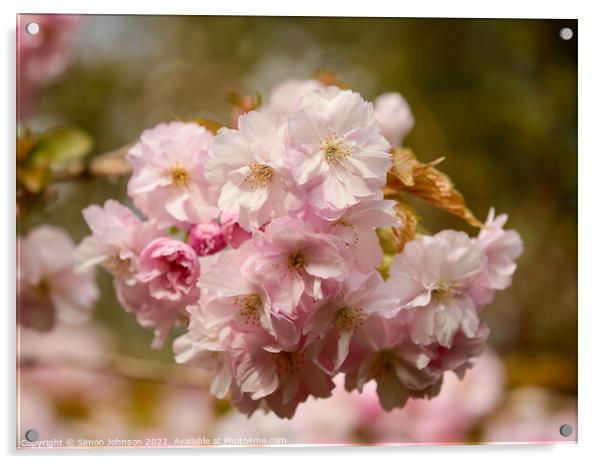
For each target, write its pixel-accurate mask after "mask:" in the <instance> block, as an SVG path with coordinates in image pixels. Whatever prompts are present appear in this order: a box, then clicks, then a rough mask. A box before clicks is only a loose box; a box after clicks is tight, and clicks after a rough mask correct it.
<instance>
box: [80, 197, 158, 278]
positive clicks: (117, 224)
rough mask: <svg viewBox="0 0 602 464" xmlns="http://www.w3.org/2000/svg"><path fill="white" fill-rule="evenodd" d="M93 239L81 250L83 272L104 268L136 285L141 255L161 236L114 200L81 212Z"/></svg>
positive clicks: (82, 246)
mask: <svg viewBox="0 0 602 464" xmlns="http://www.w3.org/2000/svg"><path fill="white" fill-rule="evenodd" d="M82 214H83V216H84V219H85V220H86V223H87V224H88V227H89V228H90V230H91V231H92V235H91V236H88V237H86V238H84V239H83V240H82V242H81V243H80V245H79V247H78V254H79V260H80V261H81V265H80V269H88V268H90V267H91V266H94V265H97V264H101V265H102V266H103V267H104V268H105V269H106V270H107V271H108V272H110V273H111V274H113V275H114V276H115V277H118V278H123V279H125V280H127V281H129V282H130V283H131V284H133V283H134V281H135V279H134V275H135V273H136V272H137V259H138V255H139V254H140V253H141V252H142V250H143V249H144V247H146V245H147V244H148V243H149V242H150V241H151V240H153V239H155V238H157V237H158V236H159V235H160V233H159V231H158V230H157V229H156V227H155V225H154V223H153V222H152V221H151V222H148V221H147V222H142V221H141V220H140V219H139V218H138V217H137V216H136V215H135V214H134V213H133V212H132V211H131V210H130V209H129V208H126V207H125V206H123V205H122V204H120V203H119V202H117V201H115V200H107V201H106V202H105V204H104V206H102V207H101V206H98V205H92V206H88V207H87V208H85V209H84V210H83V211H82Z"/></svg>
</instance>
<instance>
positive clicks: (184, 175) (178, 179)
mask: <svg viewBox="0 0 602 464" xmlns="http://www.w3.org/2000/svg"><path fill="white" fill-rule="evenodd" d="M170 174H171V180H172V182H173V185H174V186H175V187H178V188H179V187H188V182H189V178H188V177H189V176H188V171H186V169H184V168H183V167H182V166H180V165H179V164H176V165H175V166H174V167H173V168H172V169H171V172H170Z"/></svg>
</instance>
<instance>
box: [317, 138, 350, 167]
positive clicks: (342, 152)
mask: <svg viewBox="0 0 602 464" xmlns="http://www.w3.org/2000/svg"><path fill="white" fill-rule="evenodd" d="M320 151H321V152H322V155H323V156H324V158H325V159H326V161H327V162H328V163H340V162H341V160H342V159H343V158H346V157H347V156H349V154H350V152H349V150H348V149H347V148H345V144H344V140H343V138H342V137H337V136H335V135H329V136H328V137H326V138H325V139H324V140H322V143H321V144H320Z"/></svg>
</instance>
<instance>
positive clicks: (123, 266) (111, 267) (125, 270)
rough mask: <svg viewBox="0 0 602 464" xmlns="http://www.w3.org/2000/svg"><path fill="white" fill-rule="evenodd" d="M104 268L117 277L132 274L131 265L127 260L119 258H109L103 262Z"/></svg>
mask: <svg viewBox="0 0 602 464" xmlns="http://www.w3.org/2000/svg"><path fill="white" fill-rule="evenodd" d="M104 266H105V268H106V269H107V271H109V272H110V273H111V274H113V275H114V276H117V277H124V276H131V275H132V274H134V269H133V267H132V263H131V262H130V260H129V259H122V258H120V257H119V256H111V257H109V258H108V259H107V260H106V261H105V262H104Z"/></svg>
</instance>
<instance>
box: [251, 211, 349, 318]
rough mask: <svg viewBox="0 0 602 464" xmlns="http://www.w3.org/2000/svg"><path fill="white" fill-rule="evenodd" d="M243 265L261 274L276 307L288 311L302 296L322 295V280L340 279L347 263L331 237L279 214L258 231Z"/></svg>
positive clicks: (345, 271) (289, 311)
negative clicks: (264, 228)
mask: <svg viewBox="0 0 602 464" xmlns="http://www.w3.org/2000/svg"><path fill="white" fill-rule="evenodd" d="M249 248H250V249H251V251H252V250H255V252H254V253H252V254H251V256H250V257H249V258H248V259H247V260H246V262H245V269H247V270H248V271H249V272H254V273H256V274H259V275H261V276H262V277H263V282H264V285H266V287H267V288H268V291H269V292H270V295H271V297H272V304H273V306H274V307H275V308H278V311H282V312H284V313H286V314H291V313H292V311H293V308H294V307H295V305H297V303H299V300H300V299H301V296H302V295H303V294H305V293H307V294H308V295H309V296H311V297H313V298H315V299H321V298H322V297H323V282H324V281H325V280H331V279H333V280H338V281H340V280H342V279H343V277H344V276H345V274H346V273H347V267H346V264H345V262H344V259H343V257H342V256H341V253H340V251H339V250H338V249H337V246H336V244H335V242H334V241H333V239H332V237H330V236H328V235H326V234H320V233H315V232H313V231H312V230H311V228H309V227H308V226H307V225H306V224H304V223H303V222H301V221H300V220H297V219H292V218H279V219H276V220H274V221H272V222H271V223H270V225H268V226H267V227H266V230H265V233H257V234H256V236H255V237H254V238H253V242H252V243H251V244H250V247H249Z"/></svg>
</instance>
